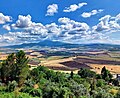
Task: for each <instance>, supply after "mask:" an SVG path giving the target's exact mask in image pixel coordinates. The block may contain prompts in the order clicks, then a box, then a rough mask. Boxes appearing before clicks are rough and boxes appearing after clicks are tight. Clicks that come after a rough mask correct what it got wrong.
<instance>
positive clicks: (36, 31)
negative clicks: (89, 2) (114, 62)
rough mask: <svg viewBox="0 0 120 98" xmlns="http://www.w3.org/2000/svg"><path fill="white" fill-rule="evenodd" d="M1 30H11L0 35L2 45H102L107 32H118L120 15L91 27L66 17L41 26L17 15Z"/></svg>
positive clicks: (101, 19) (119, 29) (107, 38)
mask: <svg viewBox="0 0 120 98" xmlns="http://www.w3.org/2000/svg"><path fill="white" fill-rule="evenodd" d="M11 27H12V28H11ZM3 28H4V29H6V30H8V31H9V30H10V29H11V32H8V33H5V34H2V35H0V43H4V45H6V44H20V43H31V42H39V41H41V40H45V39H49V40H58V41H63V42H68V41H69V42H71V43H72V42H73V43H87V42H101V43H102V42H105V40H106V41H108V42H110V41H109V34H108V33H107V32H111V33H113V32H118V31H120V14H118V15H116V16H115V17H112V16H111V15H105V16H103V17H102V18H100V19H99V23H98V24H96V25H95V26H93V27H90V26H89V25H88V24H87V23H85V22H79V21H75V20H72V19H70V18H67V17H61V18H59V19H58V24H57V23H54V22H53V23H50V24H46V25H43V24H42V23H36V22H33V21H32V17H31V16H30V15H27V16H22V15H19V17H18V20H17V21H16V22H15V23H14V24H11V25H10V24H6V25H3ZM16 28H17V29H16ZM116 42H118V41H116Z"/></svg>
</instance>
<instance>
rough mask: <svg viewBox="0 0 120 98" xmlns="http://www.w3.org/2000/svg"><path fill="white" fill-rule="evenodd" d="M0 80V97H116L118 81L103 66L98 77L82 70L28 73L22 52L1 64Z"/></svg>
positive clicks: (119, 92) (119, 90) (41, 69)
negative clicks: (76, 72)
mask: <svg viewBox="0 0 120 98" xmlns="http://www.w3.org/2000/svg"><path fill="white" fill-rule="evenodd" d="M0 80H1V83H0V98H120V88H119V87H118V84H119V81H118V80H116V79H115V80H114V79H112V75H111V74H110V72H109V71H108V70H107V69H106V68H105V67H104V68H103V69H102V71H101V75H100V74H96V73H95V72H93V71H90V70H89V69H83V68H82V69H80V70H79V71H78V74H74V73H73V72H71V73H70V74H68V73H61V72H55V71H53V70H50V69H48V68H46V67H44V66H39V67H37V68H34V69H33V70H31V71H30V70H29V66H28V58H27V57H26V56H25V53H24V52H23V51H19V52H18V53H16V54H10V55H9V56H8V58H7V59H6V60H4V61H3V62H2V63H1V66H0ZM109 83H112V85H109Z"/></svg>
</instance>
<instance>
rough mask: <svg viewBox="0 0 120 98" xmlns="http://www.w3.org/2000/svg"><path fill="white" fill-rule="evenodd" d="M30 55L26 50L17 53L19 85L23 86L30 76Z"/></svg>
mask: <svg viewBox="0 0 120 98" xmlns="http://www.w3.org/2000/svg"><path fill="white" fill-rule="evenodd" d="M28 62H29V60H28V57H26V55H25V52H24V51H22V50H20V51H19V52H18V53H16V66H17V70H16V75H17V77H18V85H19V86H22V84H23V83H24V81H25V79H26V78H27V76H28V73H29V66H28Z"/></svg>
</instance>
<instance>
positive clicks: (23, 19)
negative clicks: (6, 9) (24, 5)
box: [12, 15, 32, 28]
mask: <svg viewBox="0 0 120 98" xmlns="http://www.w3.org/2000/svg"><path fill="white" fill-rule="evenodd" d="M31 25H32V21H31V16H30V15H27V16H22V15H19V16H18V20H17V21H16V23H15V24H12V27H17V28H26V27H29V26H31Z"/></svg>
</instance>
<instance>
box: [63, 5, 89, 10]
mask: <svg viewBox="0 0 120 98" xmlns="http://www.w3.org/2000/svg"><path fill="white" fill-rule="evenodd" d="M84 5H87V3H79V4H72V5H70V6H69V7H65V9H64V10H63V12H74V11H76V10H77V9H80V8H81V7H83V6H84Z"/></svg>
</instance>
